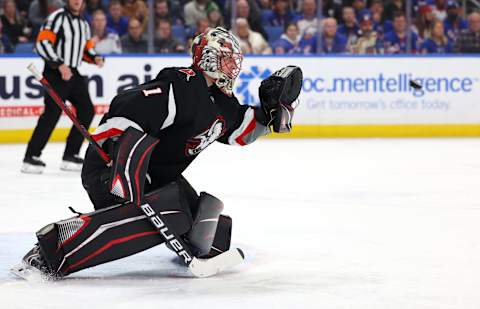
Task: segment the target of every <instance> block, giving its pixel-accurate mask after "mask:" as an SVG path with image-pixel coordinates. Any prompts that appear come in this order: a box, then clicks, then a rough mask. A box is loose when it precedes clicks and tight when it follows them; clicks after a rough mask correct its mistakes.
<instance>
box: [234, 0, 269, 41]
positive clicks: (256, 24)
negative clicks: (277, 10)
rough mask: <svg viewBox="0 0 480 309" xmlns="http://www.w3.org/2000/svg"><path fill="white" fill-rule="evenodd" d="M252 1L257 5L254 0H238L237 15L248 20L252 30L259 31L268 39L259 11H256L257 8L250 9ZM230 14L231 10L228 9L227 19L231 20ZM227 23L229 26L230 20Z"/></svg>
mask: <svg viewBox="0 0 480 309" xmlns="http://www.w3.org/2000/svg"><path fill="white" fill-rule="evenodd" d="M250 2H252V3H253V4H254V5H255V1H254V0H250V1H247V0H238V1H237V17H238V18H245V19H246V20H247V21H248V24H249V25H250V29H251V30H252V31H255V32H259V33H260V34H261V35H262V36H263V37H264V38H265V39H268V35H267V32H266V31H265V29H264V28H263V26H262V19H261V17H260V15H259V12H256V11H255V9H253V10H252V9H250ZM228 3H230V2H228ZM228 3H227V4H228ZM227 8H228V5H227ZM252 8H255V6H253V7H252ZM228 14H229V12H228V10H227V11H226V17H227V21H229V18H228V16H229V15H228ZM226 24H227V26H229V23H228V22H227V23H226Z"/></svg>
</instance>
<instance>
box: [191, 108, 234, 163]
mask: <svg viewBox="0 0 480 309" xmlns="http://www.w3.org/2000/svg"><path fill="white" fill-rule="evenodd" d="M224 133H225V120H224V119H223V117H221V116H218V117H217V119H215V121H214V122H213V123H212V124H211V125H210V127H209V128H208V129H207V130H205V131H203V132H202V133H200V134H198V135H197V136H195V137H193V138H191V139H189V140H188V143H187V146H186V147H185V155H187V156H194V155H197V154H199V153H200V152H202V151H203V150H204V149H205V148H207V147H208V146H209V145H210V144H212V143H213V142H214V141H216V140H217V139H218V138H219V137H220V136H222V135H223V134H224Z"/></svg>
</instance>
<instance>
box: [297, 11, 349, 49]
mask: <svg viewBox="0 0 480 309" xmlns="http://www.w3.org/2000/svg"><path fill="white" fill-rule="evenodd" d="M322 28H323V33H322V36H321V41H320V42H321V44H320V46H319V47H320V50H319V53H322V54H334V53H335V54H338V53H345V52H346V51H347V38H346V37H345V36H344V35H342V34H340V33H338V32H337V28H338V27H337V21H336V19H335V18H332V17H328V18H325V19H323V20H322ZM299 46H300V50H301V52H302V53H304V54H309V53H317V48H318V46H317V35H313V34H312V33H311V32H310V30H307V31H306V33H305V35H304V37H303V38H302V39H301V40H300V44H299Z"/></svg>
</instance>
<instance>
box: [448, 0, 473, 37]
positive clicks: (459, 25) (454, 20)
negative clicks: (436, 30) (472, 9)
mask: <svg viewBox="0 0 480 309" xmlns="http://www.w3.org/2000/svg"><path fill="white" fill-rule="evenodd" d="M460 12H461V9H460V6H459V5H458V2H457V1H455V0H449V1H448V2H447V18H445V20H444V21H443V27H444V28H445V34H446V35H447V36H448V38H449V39H450V40H452V41H454V42H455V41H456V40H457V37H458V35H459V34H460V32H461V31H462V30H464V29H467V28H468V23H467V21H466V20H465V19H463V18H462V17H460Z"/></svg>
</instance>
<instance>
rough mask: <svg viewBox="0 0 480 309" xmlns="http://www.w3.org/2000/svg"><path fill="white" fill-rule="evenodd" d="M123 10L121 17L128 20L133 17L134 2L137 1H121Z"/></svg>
mask: <svg viewBox="0 0 480 309" xmlns="http://www.w3.org/2000/svg"><path fill="white" fill-rule="evenodd" d="M121 1H122V8H123V14H122V15H123V16H127V17H128V18H132V17H135V2H136V1H138V0H121Z"/></svg>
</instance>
